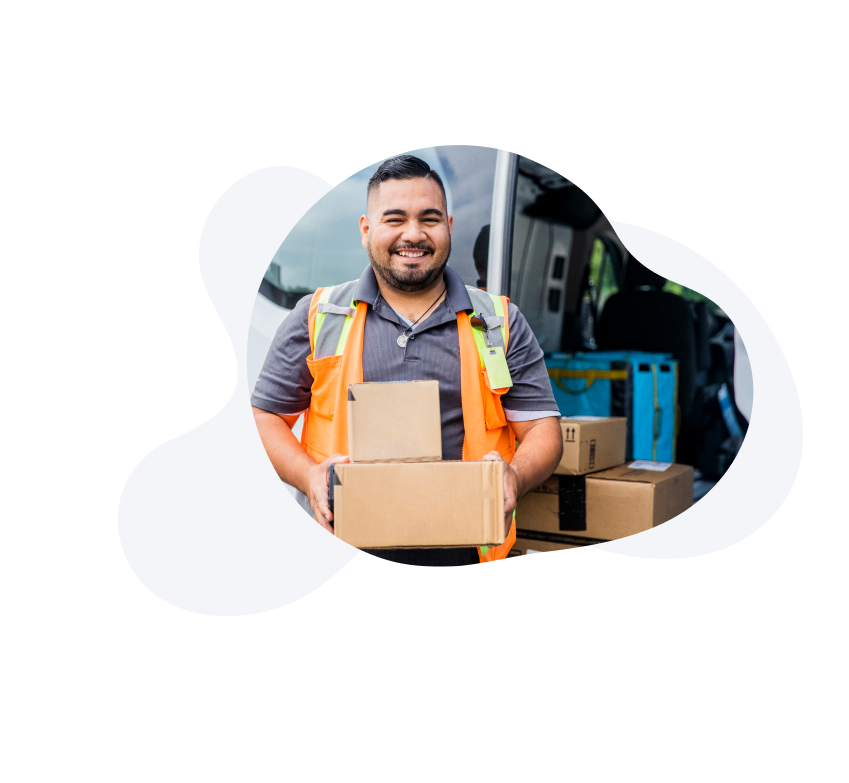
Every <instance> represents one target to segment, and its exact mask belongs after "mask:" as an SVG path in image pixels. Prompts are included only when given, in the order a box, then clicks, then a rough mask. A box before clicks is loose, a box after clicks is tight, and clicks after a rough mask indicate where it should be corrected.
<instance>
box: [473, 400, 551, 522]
mask: <svg viewBox="0 0 849 783" xmlns="http://www.w3.org/2000/svg"><path fill="white" fill-rule="evenodd" d="M511 426H512V427H513V432H514V434H515V435H516V439H517V440H518V441H519V447H518V448H517V449H516V454H515V456H514V457H513V461H512V462H510V463H509V464H505V465H504V528H505V534H508V533H509V532H510V524H511V523H512V521H513V511H514V509H515V508H516V504H517V503H518V502H519V498H521V497H522V496H523V495H525V494H527V493H528V492H530V491H531V490H532V489H534V488H536V487H538V486H539V485H540V484H542V482H543V481H545V480H546V479H547V478H548V477H549V476H550V475H551V474H552V473H553V472H554V469H555V468H556V467H557V465H558V464H559V463H560V458H561V457H562V456H563V436H562V435H561V434H560V420H559V419H557V418H555V417H553V416H548V417H546V418H544V419H534V420H533V421H514V422H511ZM484 459H486V460H495V459H502V457H501V455H500V454H499V453H498V452H497V451H491V452H489V454H486V455H484Z"/></svg>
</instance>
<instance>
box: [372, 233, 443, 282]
mask: <svg viewBox="0 0 849 783" xmlns="http://www.w3.org/2000/svg"><path fill="white" fill-rule="evenodd" d="M450 255H451V244H450V242H449V244H448V252H447V253H446V254H445V260H444V261H443V262H442V263H441V264H440V265H439V266H438V267H434V268H432V269H427V270H423V271H412V272H408V273H407V274H406V276H404V277H399V276H398V275H397V273H396V271H395V270H394V269H392V267H391V265H390V266H388V267H385V266H383V265H382V264H379V263H378V262H377V261H375V258H374V256H373V255H372V254H371V248H368V260H369V262H370V263H371V268H372V269H374V271H375V273H376V274H377V275H378V276H379V277H380V279H381V280H382V281H383V282H384V283H386V285H388V286H389V287H390V288H392V289H394V290H396V291H402V292H403V293H406V294H413V293H418V292H419V291H427V290H428V289H429V288H432V287H433V284H434V283H435V282H436V281H437V280H439V278H440V277H441V276H442V273H443V272H444V271H445V267H446V266H448V258H449V256H450ZM390 262H391V254H390Z"/></svg>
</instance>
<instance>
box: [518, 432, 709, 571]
mask: <svg viewBox="0 0 849 783" xmlns="http://www.w3.org/2000/svg"><path fill="white" fill-rule="evenodd" d="M560 426H561V431H562V432H563V459H562V460H561V463H560V465H559V466H558V468H557V470H556V471H555V473H554V475H552V476H551V477H550V478H549V479H547V480H546V481H544V482H543V484H542V485H541V486H539V487H538V488H537V489H536V490H534V491H532V492H529V493H528V494H527V495H525V497H523V498H522V499H521V500H520V501H519V506H518V509H517V511H516V527H517V540H516V545H515V547H514V552H515V553H517V554H527V553H529V552H535V551H551V550H554V549H569V548H572V547H576V546H586V545H589V544H598V543H601V542H604V541H612V540H614V539H617V538H623V537H624V536H630V535H633V534H634V533H640V532H642V531H644V530H649V529H650V528H652V527H654V526H655V525H659V524H662V523H663V522H666V521H667V520H669V519H672V517H674V516H677V515H678V514H680V513H681V512H682V511H684V510H686V509H687V508H689V507H690V506H691V505H692V501H693V469H692V468H691V467H690V466H688V465H676V464H673V463H664V462H649V461H643V460H640V461H635V462H631V463H629V464H627V465H625V464H623V463H624V462H625V439H626V420H625V419H622V418H592V419H589V418H587V417H575V418H563V419H561V421H560Z"/></svg>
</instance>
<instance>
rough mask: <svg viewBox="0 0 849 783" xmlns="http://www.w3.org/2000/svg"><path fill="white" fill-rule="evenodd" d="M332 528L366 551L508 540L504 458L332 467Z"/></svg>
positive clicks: (480, 544)
mask: <svg viewBox="0 0 849 783" xmlns="http://www.w3.org/2000/svg"><path fill="white" fill-rule="evenodd" d="M333 474H334V478H333V482H332V491H333V526H334V528H335V531H336V535H337V536H338V537H339V538H341V539H342V540H343V541H346V542H347V543H349V544H351V545H352V546H355V547H359V548H361V549H386V548H389V549H401V548H408V547H466V546H496V545H497V544H503V543H504V463H502V462H495V461H492V462H489V461H486V462H484V461H481V462H471V461H470V462H462V461H456V462H455V461H446V462H382V463H341V464H337V465H334V471H333Z"/></svg>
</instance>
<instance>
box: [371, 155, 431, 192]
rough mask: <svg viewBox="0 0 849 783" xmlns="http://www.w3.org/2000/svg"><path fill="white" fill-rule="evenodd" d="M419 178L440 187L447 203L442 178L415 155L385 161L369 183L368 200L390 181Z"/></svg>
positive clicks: (400, 156) (399, 156)
mask: <svg viewBox="0 0 849 783" xmlns="http://www.w3.org/2000/svg"><path fill="white" fill-rule="evenodd" d="M419 177H423V178H425V179H432V180H433V181H434V182H435V183H436V184H437V185H439V189H440V190H441V191H442V198H444V199H445V200H446V201H447V200H448V199H447V196H446V195H445V185H443V184H442V178H441V177H440V176H439V174H437V173H436V172H435V171H434V170H433V169H432V168H431V167H430V166H428V165H427V163H425V162H424V161H423V160H422V159H421V158H417V157H416V156H415V155H398V156H397V157H394V158H389V159H388V160H385V161H383V163H381V164H380V166H378V168H377V171H375V172H374V174H372V176H371V179H370V180H369V181H368V190H367V191H366V199H368V198H370V197H371V194H372V191H374V190H377V188H379V187H380V185H381V183H383V182H386V180H388V179H418V178H419Z"/></svg>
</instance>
